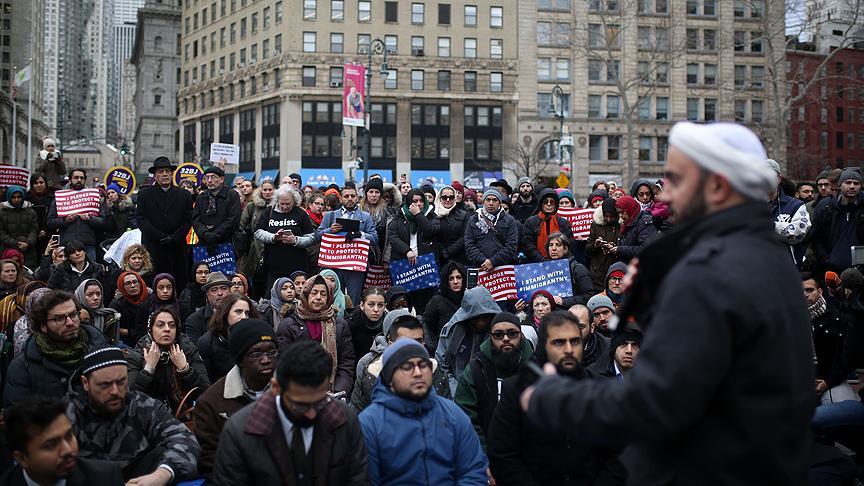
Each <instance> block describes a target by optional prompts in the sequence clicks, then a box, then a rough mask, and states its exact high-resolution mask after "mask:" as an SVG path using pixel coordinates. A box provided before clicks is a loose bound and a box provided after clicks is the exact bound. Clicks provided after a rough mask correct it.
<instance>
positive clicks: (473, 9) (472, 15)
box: [465, 5, 477, 27]
mask: <svg viewBox="0 0 864 486" xmlns="http://www.w3.org/2000/svg"><path fill="white" fill-rule="evenodd" d="M465 26H466V27H476V26H477V6H476V5H465Z"/></svg>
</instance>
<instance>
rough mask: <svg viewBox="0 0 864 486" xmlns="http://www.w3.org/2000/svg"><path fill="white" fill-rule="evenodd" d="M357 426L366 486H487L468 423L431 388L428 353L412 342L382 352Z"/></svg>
mask: <svg viewBox="0 0 864 486" xmlns="http://www.w3.org/2000/svg"><path fill="white" fill-rule="evenodd" d="M360 425H361V426H362V427H363V437H364V439H365V441H366V448H367V449H368V450H369V483H370V484H372V485H376V486H377V485H379V484H486V483H487V476H486V465H487V462H486V456H485V455H484V454H483V450H482V449H481V448H480V441H479V440H478V439H477V434H476V433H474V429H473V428H472V427H471V421H470V420H469V419H468V417H467V416H466V415H465V412H463V411H462V410H461V409H460V408H459V407H458V406H457V405H456V404H455V403H453V402H452V401H450V400H448V399H446V398H441V397H439V396H438V394H437V393H436V392H435V390H434V389H433V388H432V362H431V360H430V359H429V353H428V352H427V351H426V348H425V347H424V346H423V345H422V344H420V343H418V342H417V341H415V340H413V339H410V338H401V339H398V340H396V342H394V343H393V344H391V345H390V346H389V347H388V348H387V349H386V350H385V351H384V358H383V367H382V369H381V375H380V376H379V380H378V384H377V385H375V391H374V393H373V396H372V404H371V405H369V406H368V407H367V408H366V410H363V412H362V413H361V414H360ZM364 479H365V478H364Z"/></svg>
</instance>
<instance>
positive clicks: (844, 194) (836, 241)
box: [813, 169, 864, 275]
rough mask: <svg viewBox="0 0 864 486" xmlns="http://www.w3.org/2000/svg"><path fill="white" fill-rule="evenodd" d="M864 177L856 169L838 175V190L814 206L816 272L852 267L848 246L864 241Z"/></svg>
mask: <svg viewBox="0 0 864 486" xmlns="http://www.w3.org/2000/svg"><path fill="white" fill-rule="evenodd" d="M862 181H864V177H862V176H861V172H859V171H858V169H846V170H844V171H843V174H842V175H841V176H840V179H839V183H840V190H839V192H838V194H836V195H835V196H832V197H831V198H830V199H828V200H827V202H823V203H820V204H819V205H818V206H817V207H816V214H815V215H814V217H813V221H814V222H813V252H814V253H815V255H816V263H817V265H818V267H817V268H816V270H817V272H816V274H817V275H821V274H822V271H823V270H825V271H827V270H831V271H834V272H836V273H838V274H839V273H841V272H843V270H845V269H847V268H849V267H850V266H852V255H851V252H850V251H849V248H850V247H852V246H857V245H861V244H862V242H864V234H862V233H864V195H862V194H861V183H862Z"/></svg>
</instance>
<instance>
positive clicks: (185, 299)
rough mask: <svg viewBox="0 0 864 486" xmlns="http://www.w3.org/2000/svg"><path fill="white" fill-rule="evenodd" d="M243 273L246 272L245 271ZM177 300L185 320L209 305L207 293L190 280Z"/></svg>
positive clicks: (181, 315) (181, 316) (181, 317)
mask: <svg viewBox="0 0 864 486" xmlns="http://www.w3.org/2000/svg"><path fill="white" fill-rule="evenodd" d="M243 275H246V274H245V273H244V274H243ZM177 301H178V302H179V303H180V319H183V321H184V322H185V321H186V319H188V318H189V316H191V315H192V314H193V313H194V312H195V311H197V310H198V309H200V308H202V307H204V306H205V305H207V295H206V294H205V293H204V291H203V290H201V286H200V285H198V284H197V283H195V282H190V283H189V284H187V285H186V288H185V289H183V291H182V292H180V297H179V298H178V299H177Z"/></svg>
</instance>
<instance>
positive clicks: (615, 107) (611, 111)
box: [606, 95, 621, 119]
mask: <svg viewBox="0 0 864 486" xmlns="http://www.w3.org/2000/svg"><path fill="white" fill-rule="evenodd" d="M620 102H621V100H620V99H618V96H615V95H607V96H606V118H607V119H612V118H618V116H619V108H620Z"/></svg>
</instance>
